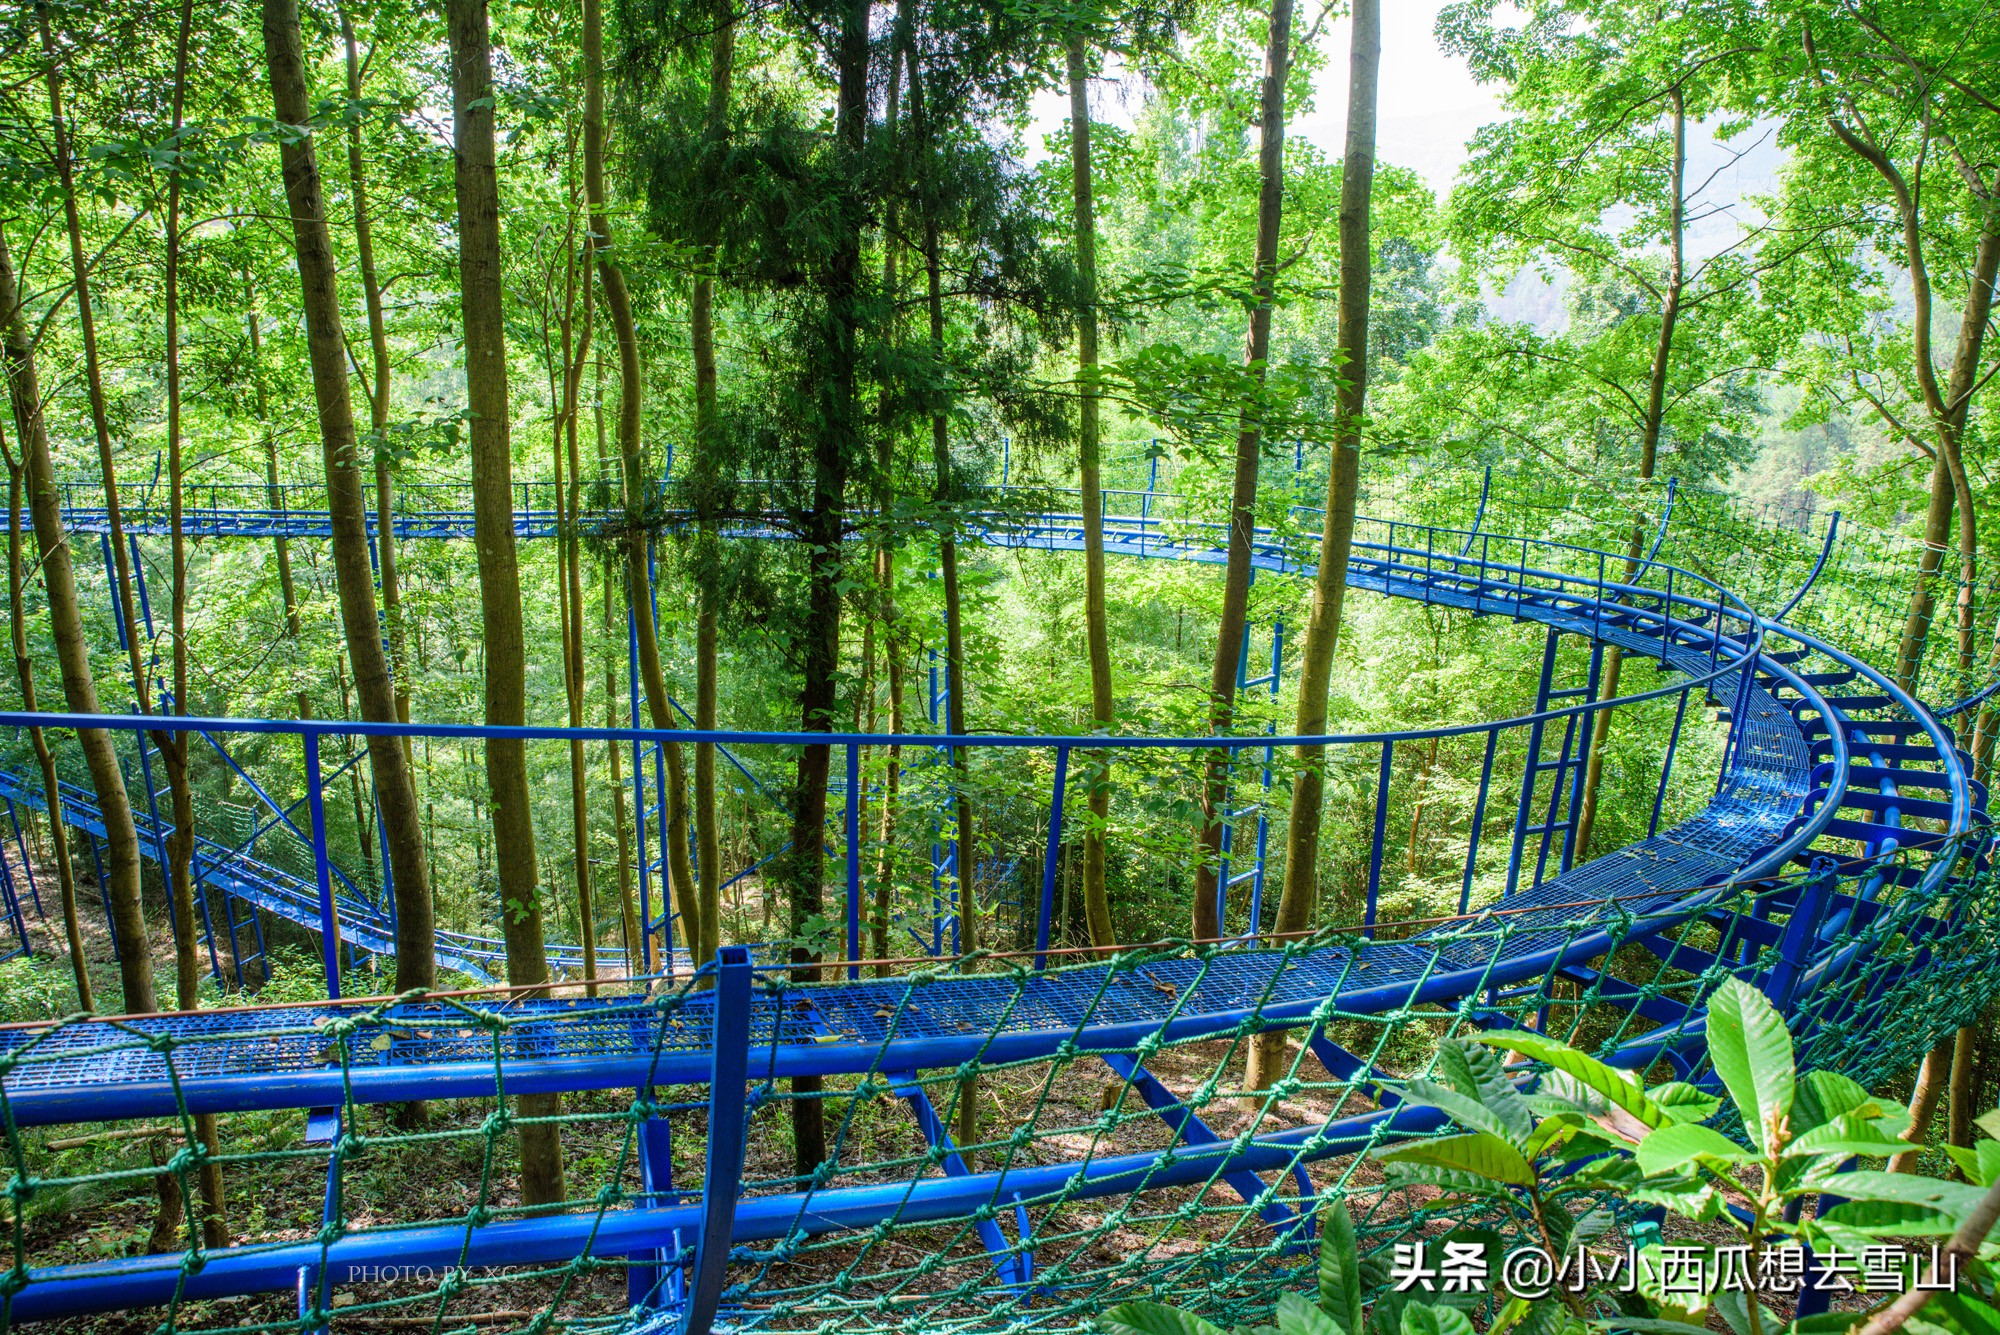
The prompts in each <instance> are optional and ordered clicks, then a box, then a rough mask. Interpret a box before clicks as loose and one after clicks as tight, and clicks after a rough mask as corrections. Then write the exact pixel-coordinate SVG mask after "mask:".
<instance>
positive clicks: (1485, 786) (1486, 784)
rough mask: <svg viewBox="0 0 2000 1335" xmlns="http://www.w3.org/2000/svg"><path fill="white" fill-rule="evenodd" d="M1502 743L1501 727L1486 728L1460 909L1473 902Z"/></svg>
mask: <svg viewBox="0 0 2000 1335" xmlns="http://www.w3.org/2000/svg"><path fill="white" fill-rule="evenodd" d="M1499 744H1500V729H1498V728H1497V727H1496V728H1488V729H1487V730H1486V759H1485V761H1484V762H1483V763H1482V764H1481V765H1480V767H1479V796H1478V797H1477V798H1475V799H1473V803H1472V828H1471V829H1470V830H1469V831H1468V833H1467V837H1466V843H1465V879H1464V880H1463V881H1461V882H1460V883H1459V887H1458V911H1459V912H1460V913H1464V912H1465V911H1466V909H1467V908H1468V907H1470V905H1471V903H1472V874H1473V872H1474V871H1475V870H1476V869H1477V867H1478V865H1479V833H1480V829H1481V827H1483V826H1484V825H1485V823H1486V795H1487V794H1488V793H1490V792H1491V791H1492V790H1493V753H1494V751H1495V750H1496V749H1497V748H1498V747H1499Z"/></svg>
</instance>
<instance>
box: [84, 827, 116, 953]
mask: <svg viewBox="0 0 2000 1335" xmlns="http://www.w3.org/2000/svg"><path fill="white" fill-rule="evenodd" d="M83 837H84V839H85V840H86V841H87V842H88V843H89V844H90V861H91V863H92V865H93V866H95V867H96V868H97V897H98V899H99V900H100V901H102V902H103V904H104V930H105V932H106V934H107V935H109V936H110V938H111V958H112V959H113V960H114V961H116V960H121V959H123V958H124V952H123V951H121V950H120V949H119V948H118V920H117V919H116V918H114V917H113V916H112V914H111V887H110V886H109V885H108V884H107V883H106V882H105V880H104V854H103V853H102V852H100V851H99V850H98V847H97V836H96V835H94V834H92V833H91V832H90V831H88V830H85V831H84V832H83Z"/></svg>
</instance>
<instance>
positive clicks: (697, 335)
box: [591, 0, 736, 968]
mask: <svg viewBox="0 0 2000 1335" xmlns="http://www.w3.org/2000/svg"><path fill="white" fill-rule="evenodd" d="M591 3H592V4H595V3H596V0H591ZM735 54H736V24H735V23H734V22H733V21H731V20H727V19H724V20H721V21H719V22H718V24H717V26H716V29H715V35H714V36H713V37H712V38H711V39H710V44H709V74H708V108H707V113H706V117H705V120H704V124H703V128H704V131H705V132H706V134H707V137H708V141H709V151H710V152H711V153H714V152H717V151H719V149H720V146H721V142H722V140H723V138H724V137H725V136H726V135H727V133H728V129H729V125H728V121H729V82H730V77H731V72H732V68H733V65H734V61H735ZM718 207H719V205H718V204H716V203H710V204H709V205H707V206H706V207H705V208H704V210H703V212H704V215H705V216H707V217H709V218H710V219H711V228H710V232H709V235H708V236H707V237H706V238H704V246H703V248H704V250H705V252H706V259H705V261H704V263H705V265H706V266H708V267H709V268H712V267H713V266H714V264H715V261H716V258H717V255H716V250H715V244H714V233H713V223H714V221H715V220H716V210H717V208H718ZM688 317H689V321H688V322H689V326H690V328H689V333H690V342H691V343H692V345H693V350H694V438H695V468H694V472H695V475H696V476H697V478H698V479H699V482H698V487H697V495H696V498H695V499H696V505H697V507H698V508H699V509H700V510H702V511H703V514H702V516H701V522H700V525H699V529H698V533H697V538H696V541H697V542H698V543H699V544H700V551H699V552H698V554H697V557H696V561H695V565H696V579H697V580H698V581H699V584H700V589H699V593H698V597H699V598H700V607H699V610H698V612H697V614H696V618H695V641H694V658H695V696H694V725H695V727H697V728H699V729H701V730H702V731H704V732H708V731H713V730H714V728H715V706H716V699H715V697H716V648H717V646H716V619H717V613H718V604H719V603H720V601H721V588H720V580H721V571H720V567H721V559H720V558H721V553H720V552H719V551H718V550H717V549H718V547H719V546H720V543H721V538H720V536H719V534H718V532H717V523H716V520H715V518H714V515H713V513H712V512H713V509H714V500H715V488H716V487H717V486H718V485H719V483H720V481H721V473H722V470H723V468H724V467H725V461H724V460H723V457H722V442H721V441H720V440H719V439H717V423H716V370H715V279H714V278H713V276H712V275H711V274H709V273H706V272H704V273H703V274H701V275H700V276H699V277H697V278H696V279H695V283H694V294H693V298H692V300H691V301H690V302H689V311H688ZM694 818H695V819H694V824H695V846H696V858H697V861H698V862H699V863H700V867H699V871H700V881H701V892H700V896H699V902H700V920H699V922H698V923H697V924H695V931H694V937H693V951H694V964H695V967H697V968H699V967H700V966H701V965H703V964H705V963H707V962H708V961H709V960H711V959H713V958H714V957H715V952H716V949H717V948H718V947H719V946H720V945H721V944H722V940H721V924H722V895H721V890H720V886H721V885H722V851H721V845H720V841H719V839H718V837H717V827H716V815H715V744H714V743H713V742H700V743H697V744H696V746H695V748H694Z"/></svg>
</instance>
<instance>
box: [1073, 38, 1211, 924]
mask: <svg viewBox="0 0 2000 1335" xmlns="http://www.w3.org/2000/svg"><path fill="white" fill-rule="evenodd" d="M1085 76H1086V70H1085V67H1084V50H1083V34H1082V33H1081V32H1077V33H1072V34H1071V35H1070V39H1069V161H1070V180H1071V186H1070V195H1071V200H1072V206H1073V210H1074V215H1075V217H1074V222H1075V228H1076V272H1077V286H1078V289H1079V291H1080V293H1081V295H1082V309H1081V310H1080V311H1079V312H1078V313H1077V322H1076V361H1077V381H1078V385H1077V486H1078V490H1079V495H1078V497H1077V505H1078V508H1079V509H1080V510H1081V511H1082V512H1083V636H1084V643H1085V646H1086V648H1087V650H1088V652H1089V654H1090V717H1091V721H1092V723H1093V724H1095V729H1094V730H1095V731H1097V732H1109V731H1110V730H1111V727H1112V721H1113V715H1114V712H1115V710H1116V707H1117V706H1116V702H1115V700H1114V699H1113V697H1112V693H1111V633H1110V629H1109V627H1108V625H1107V618H1108V611H1107V609H1106V606H1105V603H1106V599H1105V589H1104V491H1103V487H1102V484H1101V482H1100V481H1099V475H1098V421H1097V215H1096V211H1095V208H1094V205H1093V203H1092V200H1091V170H1090V97H1089V91H1088V85H1087V83H1086V80H1085ZM1232 680H1234V679H1233V678H1232ZM1084 765H1085V770H1084V783H1085V787H1086V791H1087V793H1088V794H1089V810H1090V820H1089V824H1088V825H1087V826H1086V827H1085V829H1084V833H1083V913H1084V917H1085V918H1086V919H1087V920H1088V922H1089V924H1090V943H1091V944H1092V945H1094V946H1098V947H1100V948H1108V947H1111V946H1115V945H1116V944H1118V941H1117V935H1116V933H1115V932H1114V930H1113V929H1112V926H1111V901H1110V900H1109V899H1108V898H1106V896H1105V890H1104V833H1105V827H1106V824H1107V823H1108V822H1109V820H1110V819H1111V754H1110V752H1108V751H1093V752H1087V753H1086V754H1085V758H1084Z"/></svg>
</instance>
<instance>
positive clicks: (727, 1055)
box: [680, 946, 750, 1335]
mask: <svg viewBox="0 0 2000 1335" xmlns="http://www.w3.org/2000/svg"><path fill="white" fill-rule="evenodd" d="M716 959H717V961H718V963H719V964H720V965H721V968H720V969H719V970H718V976H717V978H716V985H715V1024H714V1027H713V1029H712V1030H711V1037H712V1044H711V1051H712V1053H713V1060H714V1066H713V1068H712V1070H711V1072H710V1075H709V1082H708V1163H707V1170H706V1172H705V1173H704V1174H703V1176H702V1182H701V1232H700V1234H699V1235H697V1237H696V1239H695V1248H694V1282H693V1283H692V1284H691V1285H690V1286H689V1290H688V1305H687V1316H686V1320H685V1322H684V1324H683V1325H682V1326H681V1330H680V1335H710V1331H711V1330H712V1329H713V1328H714V1325H715V1309H716V1308H717V1307H718V1306H719V1305H720V1304H721V1301H722V1281H723V1279H724V1278H725V1277H726V1275H727V1271H728V1269H729V1244H730V1229H731V1226H732V1225H733V1224H734V1223H735V1220H736V1203H737V1201H738V1200H739V1199H740V1198H741V1196H742V1194H743V1150H744V1145H745V1136H744V1130H745V1123H746V1122H747V1120H748V1115H747V1114H748V1107H749V1100H748V1098H747V1097H746V1096H745V1092H744V1088H743V1086H744V1082H745V1081H746V1080H747V1079H748V1078H749V1074H750V951H749V949H748V947H745V946H724V947H722V949H721V950H719V951H717V952H716Z"/></svg>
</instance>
